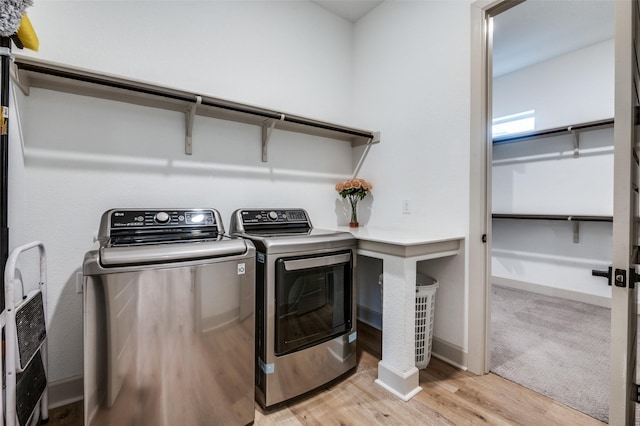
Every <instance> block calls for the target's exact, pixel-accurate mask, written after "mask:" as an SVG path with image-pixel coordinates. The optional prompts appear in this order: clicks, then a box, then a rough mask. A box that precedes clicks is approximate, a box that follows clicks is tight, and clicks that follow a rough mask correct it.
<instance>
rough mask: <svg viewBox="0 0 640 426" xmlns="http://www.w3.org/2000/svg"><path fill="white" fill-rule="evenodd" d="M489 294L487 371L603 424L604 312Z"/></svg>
mask: <svg viewBox="0 0 640 426" xmlns="http://www.w3.org/2000/svg"><path fill="white" fill-rule="evenodd" d="M492 293H493V295H492V296H493V300H492V307H491V324H492V342H491V371H492V372H494V373H496V374H498V375H500V376H502V377H504V378H506V379H508V380H511V381H513V382H516V383H519V384H521V385H523V386H525V387H527V388H529V389H532V390H534V391H536V392H538V393H541V394H543V395H546V396H549V397H551V398H552V399H554V400H556V401H558V402H561V403H563V404H565V405H568V406H569V407H572V408H575V409H576V410H579V411H582V412H583V413H586V414H588V415H590V416H592V417H594V418H596V419H599V420H602V421H604V422H606V421H607V420H608V417H609V412H608V411H609V351H610V348H609V345H610V335H609V332H610V323H611V318H610V316H611V311H610V309H607V308H601V307H598V306H594V305H588V304H585V303H580V302H574V301H570V300H566V299H560V298H553V297H548V296H542V295H538V294H534V293H529V292H525V291H520V290H513V289H507V288H504V287H499V286H493V290H492ZM636 423H638V422H637V421H636Z"/></svg>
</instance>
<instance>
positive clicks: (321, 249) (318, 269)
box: [230, 209, 357, 407]
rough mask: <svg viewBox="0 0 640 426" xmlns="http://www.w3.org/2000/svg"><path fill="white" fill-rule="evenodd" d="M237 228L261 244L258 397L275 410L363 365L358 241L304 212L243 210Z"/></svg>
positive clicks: (236, 215) (235, 216)
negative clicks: (314, 223)
mask: <svg viewBox="0 0 640 426" xmlns="http://www.w3.org/2000/svg"><path fill="white" fill-rule="evenodd" d="M230 233H231V234H232V235H235V236H242V237H243V238H247V239H250V240H251V241H253V243H254V244H255V246H256V251H257V261H256V367H255V368H256V400H257V401H258V402H259V403H260V404H261V405H262V406H263V407H271V406H274V405H276V404H279V403H281V402H284V401H286V400H289V399H291V398H294V397H297V396H300V395H302V394H305V393H307V392H309V391H312V390H314V389H316V388H318V387H321V386H322V385H325V384H327V383H329V382H331V381H333V380H334V379H337V378H339V377H341V376H343V375H345V374H346V373H348V372H349V371H351V370H352V369H353V368H354V367H355V366H356V337H357V334H356V308H355V297H356V296H355V286H354V284H353V283H354V279H353V274H354V270H355V255H354V252H355V249H356V240H355V238H354V237H353V236H352V235H351V234H349V233H346V232H336V231H328V230H321V229H315V228H313V226H312V225H311V221H310V220H309V216H308V214H307V212H306V211H304V210H302V209H286V210H282V209H245V210H237V211H235V212H234V213H233V216H232V218H231V227H230Z"/></svg>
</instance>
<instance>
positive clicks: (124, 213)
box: [110, 209, 216, 229]
mask: <svg viewBox="0 0 640 426" xmlns="http://www.w3.org/2000/svg"><path fill="white" fill-rule="evenodd" d="M110 222H111V226H110V227H111V229H123V228H148V227H158V226H168V227H185V226H187V227H201V226H215V225H216V216H215V214H214V212H213V210H204V209H202V210H169V209H167V210H113V211H112V212H111V215H110Z"/></svg>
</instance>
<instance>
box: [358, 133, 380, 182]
mask: <svg viewBox="0 0 640 426" xmlns="http://www.w3.org/2000/svg"><path fill="white" fill-rule="evenodd" d="M378 142H380V132H374V133H373V137H372V138H369V139H368V140H367V143H366V144H365V146H364V151H363V152H362V155H361V156H360V160H358V164H357V165H356V168H355V169H354V170H353V176H352V177H351V179H355V178H356V176H358V173H360V168H361V167H362V164H364V160H365V159H366V158H367V155H368V154H369V150H370V149H371V145H373V144H376V143H378Z"/></svg>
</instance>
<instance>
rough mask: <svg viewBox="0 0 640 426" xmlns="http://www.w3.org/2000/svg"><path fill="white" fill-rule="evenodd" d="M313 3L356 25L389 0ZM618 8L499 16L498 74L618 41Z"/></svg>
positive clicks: (534, 2) (599, 4) (548, 4)
mask: <svg viewBox="0 0 640 426" xmlns="http://www.w3.org/2000/svg"><path fill="white" fill-rule="evenodd" d="M311 1H312V2H313V3H315V4H317V5H318V6H320V7H322V8H324V9H326V10H328V11H330V12H332V13H334V14H336V15H338V16H341V17H343V18H345V19H347V20H349V21H351V22H356V21H357V20H358V19H360V18H362V17H363V16H365V15H366V14H367V13H369V12H371V11H372V10H373V9H375V8H376V7H377V6H379V5H380V4H381V3H382V2H383V1H384V0H311ZM423 1H424V0H423ZM613 7H614V2H613V1H612V0H553V1H552V0H526V1H525V2H524V3H521V4H519V5H518V6H515V7H513V8H511V9H509V10H507V11H506V12H503V13H501V14H499V15H498V16H496V17H495V19H494V31H493V75H494V76H499V75H502V74H506V73H509V72H512V71H515V70H518V69H520V68H524V67H527V66H530V65H532V64H535V63H538V62H542V61H546V60H548V59H551V58H553V57H556V56H559V55H562V54H565V53H568V52H571V51H573V50H576V49H580V48H583V47H587V46H591V45H593V44H596V43H599V42H602V41H605V40H608V39H611V38H613V29H614V15H613V12H614V11H613Z"/></svg>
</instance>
